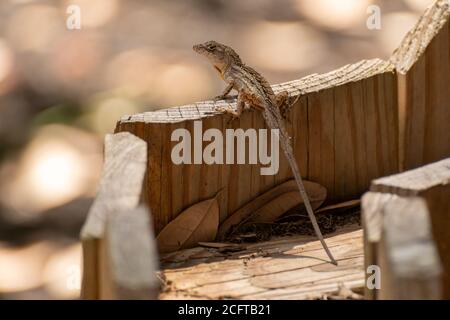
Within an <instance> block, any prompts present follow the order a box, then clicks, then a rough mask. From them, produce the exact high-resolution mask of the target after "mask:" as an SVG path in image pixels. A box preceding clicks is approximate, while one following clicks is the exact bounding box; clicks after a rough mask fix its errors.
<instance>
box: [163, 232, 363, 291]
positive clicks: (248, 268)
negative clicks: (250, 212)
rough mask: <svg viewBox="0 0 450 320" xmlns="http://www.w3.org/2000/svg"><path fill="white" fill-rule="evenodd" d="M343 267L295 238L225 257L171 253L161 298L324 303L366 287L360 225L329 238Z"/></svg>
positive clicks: (311, 242) (309, 240)
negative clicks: (327, 298)
mask: <svg viewBox="0 0 450 320" xmlns="http://www.w3.org/2000/svg"><path fill="white" fill-rule="evenodd" d="M327 243H328V245H329V246H330V248H331V250H332V251H333V254H334V255H335V258H336V259H337V261H338V266H335V265H333V264H331V263H329V262H328V258H327V256H326V254H325V252H324V251H323V248H322V247H321V245H320V242H319V241H317V240H315V239H314V237H309V236H292V237H284V238H280V239H275V240H271V241H268V242H262V243H256V244H248V245H247V246H246V248H245V250H243V251H239V252H232V253H228V254H226V253H225V254H222V253H220V252H218V251H217V250H213V249H210V248H203V247H197V248H193V249H188V250H183V251H179V252H176V253H172V254H168V255H165V256H163V257H162V260H161V276H162V278H164V279H165V281H166V283H168V284H167V285H166V287H165V289H164V290H163V292H162V293H161V294H160V299H225V298H230V299H319V298H321V297H323V296H324V295H327V294H332V293H333V292H336V291H337V290H338V289H339V285H340V284H343V285H345V286H346V287H348V288H350V289H354V290H361V289H362V288H363V286H364V270H363V265H364V262H363V259H364V257H363V244H362V231H361V229H360V228H359V227H358V226H356V225H352V226H347V227H346V228H345V229H342V230H340V231H339V232H337V233H335V234H332V235H330V236H329V237H328V238H327Z"/></svg>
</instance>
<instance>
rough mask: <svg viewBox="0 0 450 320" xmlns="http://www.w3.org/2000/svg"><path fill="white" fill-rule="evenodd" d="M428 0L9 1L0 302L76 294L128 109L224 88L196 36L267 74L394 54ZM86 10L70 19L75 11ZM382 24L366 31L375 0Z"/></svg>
mask: <svg viewBox="0 0 450 320" xmlns="http://www.w3.org/2000/svg"><path fill="white" fill-rule="evenodd" d="M431 2H432V0H389V1H388V0H277V1H275V0H252V1H250V0H248V1H240V0H183V1H181V0H180V1H164V0H153V1H144V0H126V1H125V0H77V1H75V0H74V1H56V0H54V1H50V0H48V1H46V0H41V1H38V0H35V1H33V0H2V1H0V299H2V298H3V299H30V298H35V299H47V298H57V299H59V298H64V299H72V298H77V297H78V295H79V289H80V276H81V270H80V261H81V246H80V243H79V241H78V234H79V231H80V228H81V226H82V224H83V221H84V219H85V216H86V214H87V211H88V209H89V206H90V204H91V202H92V198H93V197H94V196H95V191H96V187H97V183H98V179H99V176H100V173H101V167H102V141H103V137H104V135H105V134H106V133H109V132H112V131H113V130H114V126H115V123H116V121H117V120H118V119H119V118H120V116H122V115H123V114H130V113H137V112H142V111H149V110H155V109H158V108H161V107H168V106H174V105H180V104H188V103H190V102H194V101H200V100H204V99H207V98H210V97H213V96H215V95H217V94H219V93H220V92H221V90H222V88H223V87H224V84H223V83H222V82H221V80H220V79H219V78H218V77H217V75H216V73H215V71H214V70H213V69H212V68H211V67H210V66H209V65H208V63H207V62H206V61H204V60H203V59H202V58H200V57H199V56H197V55H196V54H195V53H194V52H193V51H192V49H191V48H192V45H193V44H195V43H199V42H203V41H206V40H211V39H214V40H217V41H220V42H223V43H225V44H229V45H231V46H232V47H234V48H235V49H236V51H237V52H238V53H239V54H240V55H241V57H242V58H243V60H244V61H245V62H247V63H248V64H249V65H251V66H253V67H255V68H256V69H257V70H259V71H260V72H261V73H262V74H263V75H265V76H266V77H267V78H268V80H269V81H270V82H272V83H276V82H283V81H288V80H293V79H297V78H300V77H302V76H305V75H308V74H310V73H321V72H325V71H330V70H332V69H334V68H337V67H340V66H342V65H344V64H347V63H352V62H356V61H358V60H361V59H369V58H375V57H379V58H385V59H387V58H388V57H389V56H390V54H391V52H392V51H393V50H394V49H395V48H396V47H397V46H398V44H399V43H400V40H401V39H402V37H403V36H404V35H405V33H406V32H407V31H408V30H409V29H410V28H411V27H412V26H413V25H414V24H415V22H416V21H417V19H418V17H419V15H420V14H421V13H422V12H423V10H424V9H425V8H426V7H427V6H428V5H429V4H430V3H431ZM72 4H76V5H78V6H79V8H80V9H81V29H75V30H69V29H68V28H67V26H66V20H67V19H68V18H69V16H70V13H67V8H68V7H69V6H70V5H72ZM373 4H375V5H378V6H379V7H380V9H381V29H379V30H369V29H368V28H367V26H366V20H367V19H368V17H369V15H370V14H368V13H367V9H368V7H369V6H370V5H373Z"/></svg>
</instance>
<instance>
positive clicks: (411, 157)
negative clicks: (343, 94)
mask: <svg viewBox="0 0 450 320" xmlns="http://www.w3.org/2000/svg"><path fill="white" fill-rule="evenodd" d="M449 16H450V3H449V1H448V0H438V1H436V2H435V3H434V4H433V5H432V6H431V7H430V8H429V9H427V11H426V12H425V14H424V15H423V16H422V17H421V19H420V20H419V21H418V23H417V24H416V26H415V28H414V29H413V30H411V31H410V32H409V33H408V35H407V36H406V37H405V39H404V40H403V42H402V44H401V45H400V47H399V48H398V49H397V50H396V52H395V53H394V55H393V56H392V58H391V61H392V63H393V64H394V65H395V67H396V70H397V73H398V75H397V80H398V88H399V101H398V104H399V117H400V169H402V170H403V169H405V170H408V169H412V168H417V167H419V166H421V165H423V164H427V163H431V162H433V161H437V160H441V159H444V158H446V157H450V130H449V123H450V88H449V84H450V47H449V43H450V31H449V28H450V24H449Z"/></svg>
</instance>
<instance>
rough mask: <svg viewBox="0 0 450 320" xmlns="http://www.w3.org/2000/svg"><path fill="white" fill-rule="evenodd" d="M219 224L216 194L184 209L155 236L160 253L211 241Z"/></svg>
mask: <svg viewBox="0 0 450 320" xmlns="http://www.w3.org/2000/svg"><path fill="white" fill-rule="evenodd" d="M218 226H219V205H218V203H217V196H216V197H214V198H211V199H209V200H205V201H201V202H199V203H196V204H194V205H193V206H191V207H189V208H187V209H186V210H184V211H183V212H182V213H180V215H178V217H176V218H175V219H174V220H172V221H171V222H170V223H169V224H168V225H166V226H165V227H164V229H163V230H162V231H161V232H160V233H159V234H158V236H157V237H156V241H157V242H158V247H159V251H160V252H161V253H165V252H172V251H176V250H179V249H186V248H192V247H194V246H196V245H197V243H198V242H208V241H213V240H214V239H215V237H216V234H217V228H218Z"/></svg>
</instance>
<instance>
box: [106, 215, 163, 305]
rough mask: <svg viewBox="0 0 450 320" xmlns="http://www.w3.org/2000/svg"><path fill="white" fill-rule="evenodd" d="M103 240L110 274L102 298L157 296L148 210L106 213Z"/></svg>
mask: <svg viewBox="0 0 450 320" xmlns="http://www.w3.org/2000/svg"><path fill="white" fill-rule="evenodd" d="M104 241H105V255H104V256H103V258H104V259H106V260H105V265H107V266H108V269H109V272H108V274H109V276H110V279H108V281H109V285H108V290H105V291H106V292H105V294H106V295H105V298H108V299H121V300H123V299H157V298H158V295H159V287H160V282H159V280H158V278H157V277H156V271H157V270H158V268H159V263H158V260H157V258H156V257H157V256H158V252H157V248H156V245H155V241H154V235H153V226H152V224H151V221H150V214H149V212H148V209H147V208H145V207H138V208H136V209H133V210H128V211H121V212H120V211H118V212H114V213H113V214H111V215H109V216H108V217H107V225H106V235H105V240H104Z"/></svg>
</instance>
